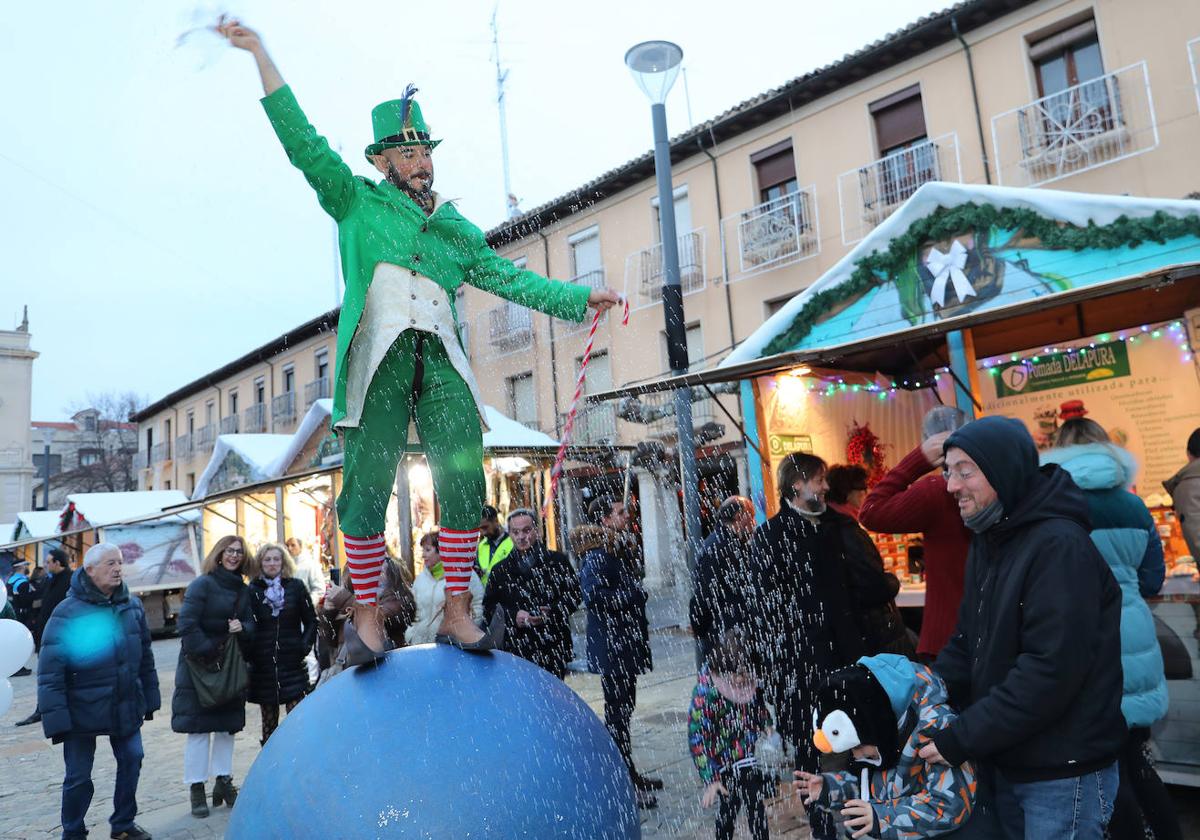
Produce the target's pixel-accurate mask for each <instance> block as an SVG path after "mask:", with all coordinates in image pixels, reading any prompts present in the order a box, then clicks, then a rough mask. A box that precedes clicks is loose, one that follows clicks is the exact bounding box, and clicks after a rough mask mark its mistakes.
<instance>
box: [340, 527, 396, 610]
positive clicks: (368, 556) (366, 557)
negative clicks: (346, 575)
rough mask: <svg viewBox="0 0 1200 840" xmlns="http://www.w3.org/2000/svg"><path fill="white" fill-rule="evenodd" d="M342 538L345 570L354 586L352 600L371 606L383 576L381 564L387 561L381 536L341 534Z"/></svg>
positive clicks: (384, 544) (385, 545) (385, 548)
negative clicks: (343, 541) (344, 551)
mask: <svg viewBox="0 0 1200 840" xmlns="http://www.w3.org/2000/svg"><path fill="white" fill-rule="evenodd" d="M342 537H343V539H345V541H346V568H348V569H349V570H350V581H351V583H353V584H354V600H356V601H357V602H358V603H360V604H372V605H373V604H374V603H375V596H376V593H377V592H378V591H379V578H380V576H381V575H382V574H383V562H384V560H386V559H387V544H386V543H385V542H384V540H383V534H374V535H372V536H370V537H352V536H350V535H349V534H343V535H342Z"/></svg>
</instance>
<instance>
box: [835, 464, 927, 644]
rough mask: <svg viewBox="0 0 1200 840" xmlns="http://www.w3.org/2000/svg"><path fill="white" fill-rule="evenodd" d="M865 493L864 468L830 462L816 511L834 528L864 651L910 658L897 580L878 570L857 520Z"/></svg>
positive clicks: (876, 553)
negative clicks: (824, 495) (823, 501)
mask: <svg viewBox="0 0 1200 840" xmlns="http://www.w3.org/2000/svg"><path fill="white" fill-rule="evenodd" d="M866 497H867V471H866V470H865V469H864V468H863V467H861V466H858V465H850V466H845V465H838V466H835V467H831V468H830V470H829V495H828V502H829V506H828V509H827V510H826V511H825V513H824V514H822V516H821V527H822V528H823V529H828V530H830V531H831V532H833V533H836V534H837V537H838V539H839V540H840V542H841V551H842V558H843V562H844V564H845V565H844V567H843V571H844V572H845V575H846V589H847V591H848V592H849V594H850V602H851V605H852V609H853V613H854V621H855V623H856V624H857V625H858V632H859V633H860V634H861V635H862V638H863V652H864V654H865V655H867V656H874V655H875V654H878V653H898V654H900V655H901V656H907V657H908V658H909V659H912V660H916V658H917V649H916V646H915V645H914V644H913V642H912V639H911V638H910V637H909V635H908V628H907V627H905V626H904V619H903V618H902V617H901V616H900V610H899V608H898V607H897V606H896V593H898V592H899V591H900V580H899V579H898V578H897V577H896V576H895V575H894V574H892V573H891V572H887V571H884V568H883V557H882V556H881V555H880V554H879V549H878V548H877V547H876V546H875V541H874V540H873V539H871V535H870V534H868V533H867V532H866V531H865V530H864V529H863V527H862V526H861V525H859V524H858V511H859V509H860V508H861V507H862V503H863V500H864V499H866Z"/></svg>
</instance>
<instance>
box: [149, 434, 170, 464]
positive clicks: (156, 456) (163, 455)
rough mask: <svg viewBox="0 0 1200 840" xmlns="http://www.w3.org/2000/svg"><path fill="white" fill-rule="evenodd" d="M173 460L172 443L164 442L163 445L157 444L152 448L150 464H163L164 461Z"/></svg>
mask: <svg viewBox="0 0 1200 840" xmlns="http://www.w3.org/2000/svg"><path fill="white" fill-rule="evenodd" d="M170 460H171V442H170V441H168V440H164V441H163V442H162V443H156V444H154V446H152V447H151V448H150V463H151V464H161V463H163V462H164V461H170Z"/></svg>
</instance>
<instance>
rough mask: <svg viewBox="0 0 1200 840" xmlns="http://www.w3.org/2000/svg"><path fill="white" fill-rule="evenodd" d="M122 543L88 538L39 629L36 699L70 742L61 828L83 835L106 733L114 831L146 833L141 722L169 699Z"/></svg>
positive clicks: (53, 728)
mask: <svg viewBox="0 0 1200 840" xmlns="http://www.w3.org/2000/svg"><path fill="white" fill-rule="evenodd" d="M121 570H122V559H121V550H120V549H119V548H117V547H116V546H115V545H112V544H110V543H99V544H98V545H95V546H93V547H92V548H90V549H89V550H88V552H87V554H86V555H84V559H83V568H81V569H79V570H78V571H76V572H75V574H74V576H73V577H72V578H71V588H70V592H69V593H68V595H67V597H66V599H65V600H64V601H63V602H62V603H61V604H59V605H58V607H57V608H56V609H55V610H54V613H53V615H51V616H50V620H49V621H48V622H47V623H46V627H45V631H44V632H43V634H42V651H41V656H40V657H39V659H38V708H39V709H40V710H41V713H42V729H43V731H45V733H46V737H47V738H50V739H52V740H53V741H54V742H55V743H61V744H62V746H63V760H64V762H65V763H66V776H65V778H64V779H63V787H62V826H63V835H62V836H63V837H64V838H76V837H79V838H81V837H86V836H87V829H86V828H85V827H84V818H85V817H86V816H87V811H88V806H89V805H91V802H92V794H93V792H94V788H93V785H92V762H93V760H94V758H95V755H96V738H97V737H98V736H100V735H107V736H108V740H109V743H110V744H111V745H112V751H113V756H114V757H115V758H116V760H117V780H116V789H115V791H114V792H113V813H112V816H111V817H110V818H109V822H110V823H111V825H112V835H111V836H112V837H114V838H118V840H149V837H150V835H149V834H147V833H146V832H145V831H144V830H143V829H141V828H140V827H139V826H138V825H137V824H136V823H134V821H133V820H134V817H136V816H137V786H138V777H139V775H140V774H141V770H142V755H143V753H142V734H141V730H142V722H143V721H146V720H149V719H150V718H151V716H152V715H153V714H154V712H156V711H157V710H158V708H159V706H161V705H162V701H161V697H160V695H159V691H158V673H157V672H156V671H155V669H154V655H153V654H152V653H151V651H150V628H149V626H148V625H147V624H146V613H145V611H144V610H143V609H142V602H141V601H139V600H138V599H137V597H136V596H134V595H130V594H129V588H128V587H127V586H126V585H125V583H124V581H122V580H121Z"/></svg>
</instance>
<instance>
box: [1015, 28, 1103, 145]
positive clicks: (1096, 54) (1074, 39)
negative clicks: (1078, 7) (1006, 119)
mask: <svg viewBox="0 0 1200 840" xmlns="http://www.w3.org/2000/svg"><path fill="white" fill-rule="evenodd" d="M1029 58H1030V60H1031V61H1032V62H1033V67H1034V75H1035V76H1036V78H1037V88H1038V97H1039V98H1040V99H1041V110H1042V112H1043V115H1044V116H1043V120H1042V122H1043V126H1042V128H1043V130H1044V131H1047V132H1053V131H1055V129H1056V127H1061V126H1080V127H1081V129H1080V132H1081V133H1082V132H1090V133H1093V134H1094V133H1099V132H1102V131H1111V130H1112V129H1114V128H1115V127H1116V124H1117V119H1118V114H1117V109H1116V108H1115V107H1114V106H1115V104H1116V103H1115V102H1114V101H1113V97H1112V96H1110V91H1109V85H1108V84H1107V81H1106V80H1105V79H1104V78H1103V77H1104V62H1103V60H1102V59H1101V57H1100V40H1099V38H1098V37H1097V34H1096V21H1095V20H1094V19H1090V18H1089V19H1088V20H1085V21H1082V22H1080V23H1077V24H1075V25H1074V26H1071V27H1069V28H1067V29H1065V30H1063V31H1062V32H1059V33H1057V34H1055V35H1051V36H1049V37H1046V38H1042V39H1040V40H1038V41H1036V42H1034V43H1031V44H1030V45H1029Z"/></svg>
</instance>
